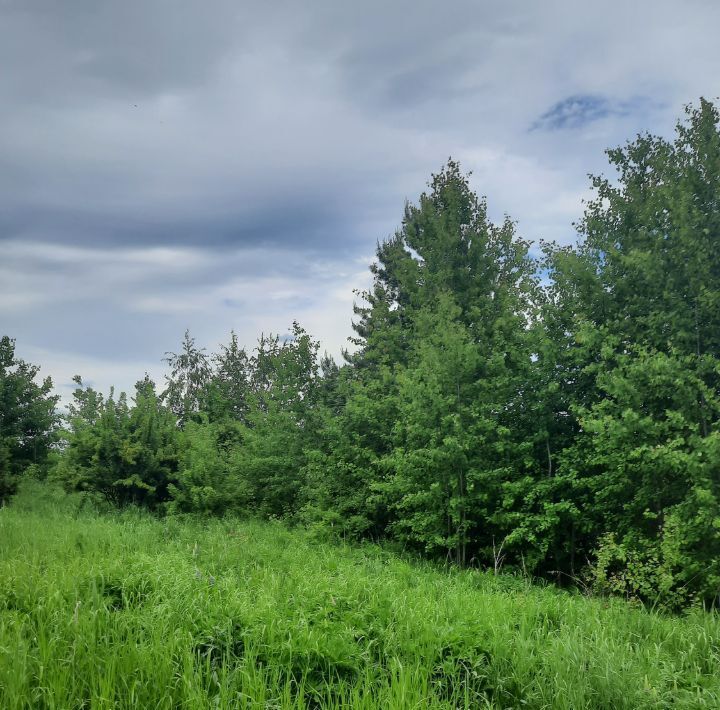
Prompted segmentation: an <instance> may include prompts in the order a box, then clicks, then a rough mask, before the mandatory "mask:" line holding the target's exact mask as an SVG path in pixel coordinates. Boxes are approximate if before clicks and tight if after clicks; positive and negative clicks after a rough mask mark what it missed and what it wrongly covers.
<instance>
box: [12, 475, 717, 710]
mask: <svg viewBox="0 0 720 710" xmlns="http://www.w3.org/2000/svg"><path fill="white" fill-rule="evenodd" d="M719 655H720V622H719V621H718V618H717V616H716V615H715V614H710V613H705V612H701V611H690V612H688V613H687V614H685V615H684V616H681V617H680V616H678V617H672V616H668V615H663V614H660V613H656V612H653V611H650V610H646V609H643V608H640V607H638V606H635V605H632V604H629V603H628V602H627V601H625V600H622V599H603V598H589V597H586V596H583V595H581V594H579V593H569V592H567V591H562V590H558V589H555V588H553V587H551V586H540V585H536V584H533V583H531V582H530V581H528V580H526V579H523V578H521V577H515V576H511V575H503V574H500V575H495V574H493V573H492V572H488V571H480V570H458V569H452V568H450V569H444V568H442V567H438V566H433V565H430V564H428V563H422V562H417V561H413V560H409V559H404V558H402V557H400V556H398V555H395V554H392V553H390V552H388V551H385V550H382V549H380V548H379V547H376V546H372V545H367V546H362V547H349V546H345V545H342V544H335V543H332V544H331V543H323V542H318V541H316V540H314V539H313V538H312V536H311V535H310V534H309V533H308V532H307V531H302V530H290V529H288V528H287V527H285V526H283V525H282V524H280V523H268V522H253V521H240V520H231V519H223V520H205V521H200V520H192V519H180V518H165V519H159V518H153V517H151V516H150V515H149V514H146V513H142V512H139V511H135V510H128V511H125V512H114V513H110V512H99V511H98V510H97V509H95V508H94V507H93V506H92V505H88V504H87V501H85V502H83V499H82V498H80V497H77V496H65V495H61V494H58V493H57V492H51V491H49V490H47V489H44V488H38V487H34V488H31V489H28V488H26V489H25V491H23V492H21V494H20V495H19V496H18V497H17V498H16V499H15V501H14V502H13V503H12V504H11V505H10V506H8V507H5V508H3V509H1V510H0V708H3V709H4V710H15V709H20V708H57V709H61V708H62V709H69V708H81V707H82V708H208V707H212V708H236V707H237V708H373V709H374V708H458V707H459V708H466V707H467V708H485V707H487V708H490V707H497V708H514V707H523V708H567V709H568V710H569V709H572V710H579V709H580V708H613V709H616V708H661V707H673V708H679V707H686V708H703V707H708V708H717V707H720V674H718V672H717V671H718V660H719Z"/></svg>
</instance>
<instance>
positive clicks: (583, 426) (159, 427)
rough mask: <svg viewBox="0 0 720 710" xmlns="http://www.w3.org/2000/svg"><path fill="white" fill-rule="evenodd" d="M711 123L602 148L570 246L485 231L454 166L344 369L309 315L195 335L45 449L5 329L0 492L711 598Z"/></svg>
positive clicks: (37, 399) (359, 312)
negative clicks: (205, 341) (325, 349)
mask: <svg viewBox="0 0 720 710" xmlns="http://www.w3.org/2000/svg"><path fill="white" fill-rule="evenodd" d="M719 119H720V117H719V115H718V111H717V109H716V107H714V106H713V105H712V104H711V103H709V102H707V101H704V100H702V101H701V102H700V104H699V105H698V106H697V107H694V108H692V107H691V108H688V112H687V116H686V120H685V121H683V122H681V123H679V124H678V127H677V135H676V137H675V140H674V141H673V142H670V141H667V140H664V139H661V138H657V137H654V136H649V135H643V136H639V137H638V138H637V139H636V140H635V141H633V142H631V143H628V144H627V145H626V146H624V147H622V148H618V149H615V150H611V151H609V152H608V156H609V159H610V164H611V166H612V167H613V168H615V169H616V170H617V177H616V179H614V180H610V179H605V178H603V177H596V178H593V187H594V190H595V193H594V194H595V196H594V198H593V199H592V200H591V201H590V202H589V203H588V204H587V205H586V209H585V214H584V216H583V217H582V219H581V220H580V222H579V223H578V225H577V226H578V232H579V237H580V240H579V243H578V245H577V246H573V247H565V248H560V247H557V246H556V245H553V244H549V243H547V244H543V245H542V246H541V250H540V251H539V252H538V251H533V250H531V245H530V244H529V243H528V242H526V241H524V240H522V239H520V238H519V237H518V236H517V234H516V226H515V224H514V223H513V222H512V221H511V220H510V219H506V220H505V221H504V222H503V223H502V224H499V225H495V224H492V223H491V222H490V221H489V219H488V216H487V208H486V204H485V202H484V200H482V199H480V198H478V197H477V196H476V195H475V194H474V193H473V192H472V190H471V189H470V186H469V183H468V179H467V177H466V176H465V175H464V174H463V173H462V172H461V169H460V167H459V165H458V164H457V163H455V162H453V161H450V162H449V163H448V164H447V165H446V166H445V168H444V169H443V170H442V171H441V172H440V173H439V174H437V175H435V176H433V178H432V180H431V182H430V185H429V190H428V192H427V193H425V194H423V195H421V197H420V199H419V201H418V202H417V203H416V204H413V205H408V207H407V208H406V211H405V215H404V219H403V222H402V226H401V228H400V229H399V230H398V232H397V233H396V234H395V235H393V236H392V237H391V238H389V239H387V240H386V241H384V242H382V243H381V244H379V246H378V250H377V260H376V262H375V263H374V264H373V265H372V267H371V269H372V273H373V275H374V283H373V286H372V288H371V290H370V291H369V292H368V293H365V294H363V298H362V300H361V302H360V303H359V304H358V305H357V306H356V308H355V323H354V330H355V337H354V345H355V349H354V351H353V352H352V353H351V354H347V356H346V362H345V363H344V364H343V365H342V366H338V365H337V364H335V363H334V362H332V361H331V360H330V359H328V358H320V357H319V353H318V344H317V343H315V342H314V341H313V340H312V338H311V337H310V335H309V334H307V333H306V332H305V331H304V330H303V329H302V328H301V327H300V326H299V325H297V324H295V325H294V327H293V332H292V334H291V336H290V337H288V338H285V339H280V338H277V337H272V336H271V337H261V339H260V341H259V343H258V345H257V347H256V348H255V349H253V350H252V351H246V350H244V349H243V348H242V347H241V346H240V344H239V343H238V342H237V338H236V337H235V336H234V335H233V336H232V338H231V340H230V342H229V343H228V345H226V346H222V348H221V350H220V352H219V353H217V354H214V355H208V354H206V353H205V352H204V351H203V350H202V349H201V348H199V347H198V346H197V345H196V344H195V342H194V340H193V339H192V337H191V336H190V335H189V334H186V336H185V340H184V342H183V344H182V349H181V351H180V352H179V353H175V354H174V353H169V354H168V355H167V362H168V364H169V369H170V374H169V376H168V381H167V383H166V387H165V388H164V390H163V391H162V393H158V392H157V390H156V388H155V385H154V384H153V383H152V382H150V381H149V380H148V379H147V378H146V379H144V380H142V381H141V382H139V383H138V386H137V390H136V393H135V397H134V399H133V400H132V401H130V402H129V401H128V400H127V398H126V397H125V396H124V395H119V396H115V395H114V394H113V393H110V394H109V396H107V397H104V396H103V395H102V394H101V393H98V392H95V391H94V390H92V389H90V388H87V387H84V386H83V385H82V381H81V380H80V379H78V380H77V384H78V388H77V390H76V392H75V399H74V403H73V405H72V406H71V408H70V412H69V416H68V417H67V418H66V422H65V427H64V429H63V430H62V437H63V441H62V446H61V447H60V449H59V450H58V451H59V452H58V453H57V456H55V457H53V456H50V457H49V458H48V455H47V454H48V451H50V449H51V444H52V439H53V434H52V432H53V431H54V420H53V415H52V406H51V405H52V398H50V397H49V387H48V385H47V384H46V385H44V386H43V387H42V388H40V389H38V390H37V391H34V390H31V387H30V385H29V384H28V383H30V382H31V381H32V378H33V377H34V375H35V374H36V373H35V370H34V369H32V368H31V369H30V370H28V369H27V368H28V366H26V365H25V364H23V363H21V362H20V361H17V360H14V359H13V358H14V355H13V351H12V341H10V340H9V339H4V340H3V349H2V352H3V353H4V355H3V360H2V361H1V362H0V368H1V369H0V395H1V396H2V401H3V409H2V412H0V415H1V416H2V419H0V471H1V473H0V486H1V487H0V497H6V496H7V495H8V494H9V493H10V492H11V490H12V489H13V487H14V486H15V484H16V481H17V479H18V476H19V475H20V473H21V472H22V471H23V470H25V468H26V467H27V465H28V464H29V463H33V464H35V469H34V470H35V473H36V474H37V473H38V472H39V473H40V474H41V475H48V476H50V477H51V478H53V479H56V480H59V481H61V482H62V483H63V484H64V485H65V486H66V488H67V489H68V490H80V491H92V492H99V493H102V494H103V495H104V496H105V497H106V498H107V499H108V500H110V501H112V502H114V503H117V504H119V505H126V504H129V503H134V504H139V505H143V506H146V507H147V508H150V509H152V510H155V511H159V512H161V513H197V514H204V515H223V514H228V513H233V514H242V515H251V516H260V517H266V518H284V519H286V520H289V521H294V522H302V523H304V524H306V525H308V526H310V527H311V528H312V529H313V530H314V531H316V532H319V533H322V534H324V535H326V536H327V537H335V538H342V539H355V540H362V539H373V540H378V539H384V540H389V541H392V542H394V543H396V544H397V545H399V546H402V547H404V548H405V549H406V550H409V551H413V552H419V553H422V554H423V555H426V556H428V557H430V558H433V559H435V560H452V561H453V562H455V563H457V564H458V565H460V566H471V565H472V566H480V567H484V568H493V569H495V568H498V567H500V566H504V567H505V568H508V569H515V570H523V571H524V572H526V573H528V574H531V575H535V576H537V577H544V578H547V579H552V580H554V581H557V582H560V583H563V584H567V583H569V582H574V583H581V584H584V585H589V586H590V588H592V589H593V590H594V591H596V592H598V593H615V594H621V595H624V596H625V597H628V598H632V599H640V600H643V601H645V602H648V603H649V604H651V605H659V606H662V607H664V608H666V609H672V610H679V609H682V608H687V607H690V606H693V605H696V606H704V607H705V608H711V607H714V606H715V605H716V604H717V601H718V599H719V598H720V597H719V595H720V502H719V501H720V478H719V477H718V471H720V248H718V247H720V131H719V129H718V124H719ZM538 254H539V257H538V256H537V255H538ZM536 257H537V258H536ZM18 382H20V383H25V384H23V385H22V386H18ZM23 388H24V389H23ZM28 392H29V393H30V394H29V395H28V394H27V393H28ZM18 393H19V394H18ZM26 402H32V403H34V404H33V407H34V408H31V409H27V407H26ZM20 411H22V412H23V415H22V416H20V415H19V414H18V412H20ZM29 411H31V412H35V413H36V414H33V415H32V416H31V417H30V418H28V417H27V416H26V413H27V412H29ZM30 451H32V452H33V453H32V457H31V456H30V454H29V452H30ZM54 459H57V460H54Z"/></svg>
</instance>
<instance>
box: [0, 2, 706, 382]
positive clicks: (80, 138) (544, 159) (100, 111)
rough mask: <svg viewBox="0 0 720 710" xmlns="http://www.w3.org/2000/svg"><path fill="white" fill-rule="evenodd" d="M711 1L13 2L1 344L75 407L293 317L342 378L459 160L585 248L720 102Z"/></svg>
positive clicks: (5, 113) (3, 19)
mask: <svg viewBox="0 0 720 710" xmlns="http://www.w3.org/2000/svg"><path fill="white" fill-rule="evenodd" d="M718 27H720V3H718V2H717V0H682V1H680V0H676V1H675V2H668V1H665V0H633V1H632V2H628V0H622V1H621V2H618V1H616V0H606V2H603V3H597V2H596V3H589V2H577V1H576V0H575V1H573V2H570V1H569V0H566V1H563V2H558V1H555V0H545V1H544V2H542V3H539V2H538V3H531V2H527V1H525V0H523V1H520V2H516V1H513V0H504V1H503V2H488V1H483V0H474V1H470V0H448V1H447V2H427V1H424V0H413V1H412V2H410V1H406V0H384V1H383V2H379V1H377V0H364V1H363V2H342V1H340V0H307V1H306V2H302V3H299V2H289V1H283V0H275V1H274V2H253V3H250V2H247V1H246V0H201V1H198V0H183V1H182V2H176V1H175V0H123V1H122V2H120V1H118V0H113V1H112V2H109V1H106V0H63V2H58V1H57V0H46V1H42V0H0V66H1V67H2V71H1V72H0V335H2V334H7V335H10V336H11V337H14V338H16V340H17V353H18V355H20V356H21V357H23V358H25V359H27V360H30V361H31V362H34V363H37V364H39V365H41V368H42V370H41V372H42V374H45V375H50V376H52V378H53V381H54V383H55V386H56V388H57V390H58V391H59V392H61V393H64V394H69V393H70V392H71V390H72V387H73V385H72V382H71V378H72V376H73V375H74V374H81V375H82V376H83V379H84V380H85V381H86V382H88V383H90V384H92V385H93V386H95V387H97V388H99V389H101V390H103V391H107V390H108V389H109V387H110V386H111V385H115V386H116V387H117V388H119V389H125V390H128V391H131V390H132V387H133V384H134V382H135V381H136V380H138V379H140V378H141V377H142V376H143V374H144V373H145V372H148V373H149V374H150V375H151V376H153V377H154V378H155V379H156V380H157V381H158V382H159V383H162V382H163V373H164V365H163V363H162V358H163V355H164V354H165V353H166V352H167V351H173V350H177V349H178V348H179V345H180V342H181V339H182V336H183V333H184V331H185V329H189V330H190V332H191V334H192V335H193V336H194V337H195V338H196V340H197V342H198V344H200V345H202V346H205V347H207V348H208V350H209V351H213V350H217V348H218V345H219V343H221V342H227V340H228V337H229V333H230V330H231V329H234V330H235V331H236V332H237V333H238V336H239V338H240V341H241V342H242V343H244V344H246V345H248V346H252V344H253V343H254V342H255V340H256V339H257V337H258V335H259V334H260V333H261V332H265V333H267V332H273V333H278V334H280V335H283V334H285V333H287V332H288V330H289V328H290V325H291V323H292V321H293V320H298V321H299V322H300V324H301V325H302V326H303V327H305V328H306V330H308V331H309V332H310V333H311V334H312V335H313V336H314V337H316V338H317V339H318V340H319V341H320V343H321V348H322V349H323V350H327V351H328V352H329V353H331V354H333V355H335V356H337V355H338V354H339V352H340V350H341V348H343V347H344V346H345V345H346V344H347V343H346V339H347V337H348V336H349V335H350V334H351V319H352V304H353V299H354V298H355V296H354V290H355V289H363V288H366V287H367V286H368V285H369V283H370V277H369V272H368V265H369V263H370V262H371V260H372V258H373V255H374V251H375V246H376V243H377V242H378V240H383V239H385V238H386V237H388V236H389V235H391V234H392V233H393V232H394V231H395V230H396V229H397V227H398V226H399V225H400V222H401V219H402V213H403V205H404V204H405V201H406V200H410V201H414V200H416V199H417V197H418V196H419V194H420V193H421V192H422V191H423V189H425V187H426V183H427V181H428V179H429V178H430V175H431V173H433V172H438V171H439V170H440V169H441V167H442V166H443V164H444V163H445V161H446V160H447V158H448V157H449V156H452V157H453V158H455V159H457V160H459V161H460V163H461V165H462V166H463V169H465V170H468V171H472V177H471V183H472V186H473V188H474V189H475V190H476V191H477V192H478V193H479V194H481V195H484V196H486V197H487V201H488V207H489V213H490V215H491V217H492V218H493V219H494V220H501V219H502V218H503V216H504V215H506V214H507V215H510V216H511V217H512V218H513V219H514V220H517V223H518V233H519V235H520V236H522V237H523V238H526V239H531V240H535V241H537V240H539V239H541V238H542V239H548V240H555V241H558V242H560V243H564V244H567V243H570V242H572V241H573V240H574V239H576V235H575V231H574V229H573V227H572V223H573V221H574V220H577V219H578V218H579V217H580V216H581V215H582V209H583V207H582V200H583V199H584V198H586V197H587V196H588V195H589V192H588V187H589V180H588V173H603V172H604V173H607V174H610V173H608V168H607V160H606V156H605V155H604V150H605V149H606V148H608V147H614V146H617V145H620V144H622V143H624V142H625V141H626V140H628V139H632V138H633V137H634V136H635V135H636V134H637V133H638V132H641V131H646V130H647V131H650V132H652V133H656V134H660V135H663V136H667V137H671V136H672V134H673V130H674V125H675V122H676V120H677V119H678V118H679V117H680V116H681V115H682V111H683V106H684V105H685V104H687V103H688V102H692V101H697V99H698V98H699V97H700V96H706V97H707V98H714V97H716V96H717V95H718V94H720V49H718V43H717V28H718Z"/></svg>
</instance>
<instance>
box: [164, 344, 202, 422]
mask: <svg viewBox="0 0 720 710" xmlns="http://www.w3.org/2000/svg"><path fill="white" fill-rule="evenodd" d="M165 356H166V357H165V359H164V360H165V362H166V363H167V364H168V366H169V367H170V374H169V375H166V376H165V379H166V381H167V387H166V389H165V391H164V392H163V395H162V398H163V401H164V402H166V403H167V405H168V406H169V407H170V409H171V411H172V412H174V414H175V416H176V417H177V420H178V425H179V426H180V427H181V428H182V427H183V426H185V424H186V423H187V422H188V421H189V420H190V419H192V417H193V415H195V414H196V413H197V412H199V411H200V409H201V408H202V407H203V406H204V404H205V399H206V397H207V391H208V386H209V384H210V380H211V376H212V370H211V366H210V362H209V359H208V357H207V355H206V354H205V349H204V348H198V347H197V345H195V338H192V337H191V336H190V331H187V330H186V331H185V337H184V338H183V342H182V349H181V350H180V352H179V353H172V352H168V353H165Z"/></svg>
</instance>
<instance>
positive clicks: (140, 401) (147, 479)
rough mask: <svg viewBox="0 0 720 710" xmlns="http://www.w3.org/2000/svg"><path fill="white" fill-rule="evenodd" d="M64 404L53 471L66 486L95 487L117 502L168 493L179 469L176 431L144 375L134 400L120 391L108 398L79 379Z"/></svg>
mask: <svg viewBox="0 0 720 710" xmlns="http://www.w3.org/2000/svg"><path fill="white" fill-rule="evenodd" d="M74 379H75V382H76V384H77V388H76V389H75V392H74V395H73V402H72V403H71V404H70V406H69V408H68V409H69V413H68V417H67V419H68V426H69V428H68V430H67V432H66V435H65V436H66V440H67V443H66V448H65V454H64V456H63V458H62V460H61V461H60V462H59V464H58V466H57V467H56V470H55V472H54V475H55V477H56V478H57V479H59V480H61V481H62V482H63V484H64V485H65V486H66V487H67V488H69V489H71V490H81V491H89V492H94V493H100V494H101V495H103V496H104V497H105V498H106V499H107V500H109V501H110V502H112V503H115V504H116V505H127V504H129V503H133V504H136V505H144V506H146V507H149V508H157V507H159V506H161V505H162V504H164V503H165V502H166V501H167V500H168V499H169V486H170V485H171V484H172V483H174V482H175V479H176V475H177V470H178V455H179V454H178V432H177V427H176V424H175V416H174V414H173V413H172V412H171V411H170V410H168V409H166V408H165V407H164V406H163V405H162V404H161V402H160V399H159V397H158V396H157V394H156V392H155V384H154V383H153V382H152V381H151V380H150V379H149V378H148V377H147V375H146V376H145V378H144V379H143V380H140V381H139V382H138V383H137V384H136V385H135V397H134V402H133V406H132V407H131V406H130V405H128V402H127V397H126V396H125V394H124V393H121V394H120V395H119V397H117V399H116V398H115V395H114V392H113V391H112V390H111V391H110V394H109V396H108V397H107V398H104V397H103V396H102V395H101V394H100V393H98V392H96V391H95V390H93V389H92V388H90V387H85V386H84V385H83V382H82V379H81V378H80V377H79V376H76V377H75V378H74Z"/></svg>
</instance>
